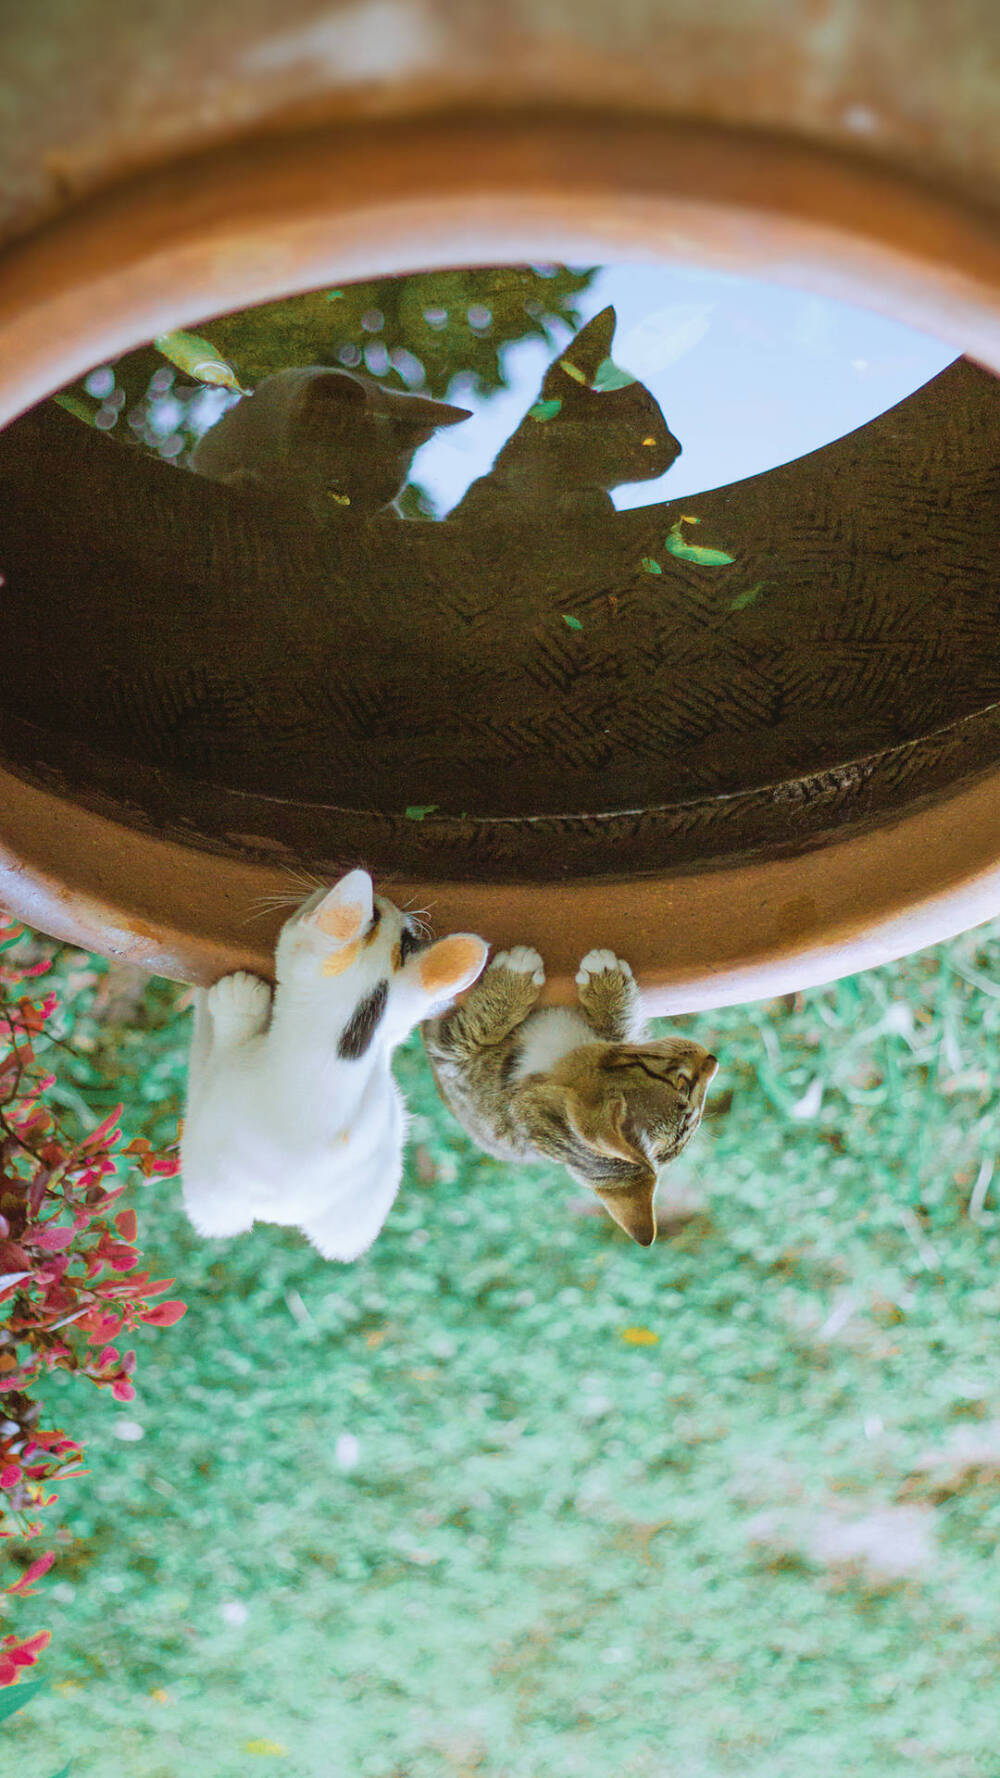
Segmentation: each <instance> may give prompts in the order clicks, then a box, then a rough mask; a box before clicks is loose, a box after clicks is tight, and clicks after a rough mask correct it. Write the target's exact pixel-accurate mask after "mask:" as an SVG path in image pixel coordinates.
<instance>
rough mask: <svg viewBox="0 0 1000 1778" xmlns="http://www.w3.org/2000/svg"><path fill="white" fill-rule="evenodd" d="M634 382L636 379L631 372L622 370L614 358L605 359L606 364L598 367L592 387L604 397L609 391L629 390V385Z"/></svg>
mask: <svg viewBox="0 0 1000 1778" xmlns="http://www.w3.org/2000/svg"><path fill="white" fill-rule="evenodd" d="M634 382H635V377H633V376H632V375H631V374H630V372H629V371H627V370H622V367H621V365H620V364H616V363H615V361H614V359H613V358H605V360H604V362H603V363H602V364H599V365H598V367H597V375H596V377H595V378H594V380H593V382H592V383H591V385H590V386H591V388H592V389H597V390H598V391H599V393H600V394H602V395H603V394H604V393H605V391H606V390H608V389H627V388H628V386H629V384H630V383H634Z"/></svg>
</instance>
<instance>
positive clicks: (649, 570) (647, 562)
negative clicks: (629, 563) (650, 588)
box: [639, 556, 663, 574]
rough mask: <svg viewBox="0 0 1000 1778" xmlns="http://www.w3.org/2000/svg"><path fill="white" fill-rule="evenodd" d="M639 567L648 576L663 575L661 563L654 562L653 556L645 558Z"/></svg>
mask: <svg viewBox="0 0 1000 1778" xmlns="http://www.w3.org/2000/svg"><path fill="white" fill-rule="evenodd" d="M639 566H640V568H641V569H642V570H643V572H644V573H646V574H662V573H663V569H662V568H661V567H660V564H659V562H657V561H656V560H654V558H653V557H652V556H643V558H642V561H641V562H640V563H639Z"/></svg>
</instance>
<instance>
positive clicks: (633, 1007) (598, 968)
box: [576, 951, 639, 1043]
mask: <svg viewBox="0 0 1000 1778" xmlns="http://www.w3.org/2000/svg"><path fill="white" fill-rule="evenodd" d="M576 991H577V996H578V998H579V1001H580V1005H581V1006H582V1007H583V1010H584V1012H585V1013H586V1015H587V1019H588V1021H589V1023H590V1025H591V1028H592V1029H593V1030H594V1032H595V1033H596V1034H597V1036H598V1037H601V1038H603V1039H604V1041H605V1042H607V1043H624V1042H625V1041H626V1039H627V1038H629V1037H632V1036H635V1035H636V1026H637V1023H638V1019H639V990H638V988H637V987H636V985H635V977H634V976H633V974H632V971H631V970H630V968H629V966H628V964H627V963H626V962H625V960H624V958H622V957H616V956H615V954H614V951H588V952H587V955H586V956H585V957H581V959H580V967H579V969H578V970H577V973H576Z"/></svg>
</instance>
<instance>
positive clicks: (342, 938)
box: [307, 870, 375, 946]
mask: <svg viewBox="0 0 1000 1778" xmlns="http://www.w3.org/2000/svg"><path fill="white" fill-rule="evenodd" d="M374 907H375V895H374V890H373V888H372V880H371V877H370V876H369V875H368V872H367V871H366V870H352V871H348V873H347V875H346V877H341V879H340V882H339V883H337V884H335V885H334V887H333V888H332V889H331V890H330V892H329V894H328V895H324V897H323V899H322V901H321V902H319V903H318V904H317V906H316V907H314V908H313V910H312V912H311V913H310V914H309V915H308V916H307V918H308V919H309V920H311V921H312V923H313V925H314V926H318V927H319V929H320V931H321V932H322V933H325V935H326V937H327V938H330V939H333V940H334V941H335V943H336V944H337V945H338V946H339V945H349V944H351V943H352V942H353V940H354V939H356V938H360V937H361V934H362V933H363V932H364V930H365V928H366V927H367V926H370V925H371V921H372V914H373V912H374Z"/></svg>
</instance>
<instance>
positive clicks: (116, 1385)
mask: <svg viewBox="0 0 1000 1778" xmlns="http://www.w3.org/2000/svg"><path fill="white" fill-rule="evenodd" d="M111 1393H112V1395H113V1396H114V1398H115V1400H116V1401H134V1399H135V1390H134V1388H133V1386H132V1384H131V1383H130V1382H129V1380H128V1378H127V1377H118V1378H116V1380H115V1382H113V1383H112V1385H111Z"/></svg>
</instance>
